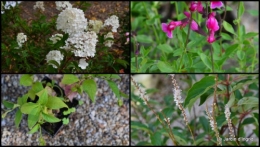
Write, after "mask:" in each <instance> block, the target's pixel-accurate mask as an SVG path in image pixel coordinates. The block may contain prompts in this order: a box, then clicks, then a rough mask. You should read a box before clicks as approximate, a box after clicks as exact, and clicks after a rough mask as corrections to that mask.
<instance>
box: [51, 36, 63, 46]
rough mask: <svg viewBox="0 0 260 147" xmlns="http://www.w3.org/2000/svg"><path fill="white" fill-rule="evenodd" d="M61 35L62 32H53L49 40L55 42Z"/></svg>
mask: <svg viewBox="0 0 260 147" xmlns="http://www.w3.org/2000/svg"><path fill="white" fill-rule="evenodd" d="M62 37H63V35H62V34H55V35H52V36H51V38H50V40H51V41H52V43H53V44H55V43H57V41H59V40H61V38H62Z"/></svg>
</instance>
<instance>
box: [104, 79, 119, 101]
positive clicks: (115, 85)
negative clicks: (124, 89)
mask: <svg viewBox="0 0 260 147" xmlns="http://www.w3.org/2000/svg"><path fill="white" fill-rule="evenodd" d="M107 82H108V85H109V87H110V88H111V89H112V91H113V92H114V93H115V95H116V97H117V98H118V99H120V92H119V89H118V87H117V84H116V83H115V82H113V81H109V80H108V81H107Z"/></svg>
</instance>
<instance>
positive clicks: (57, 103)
mask: <svg viewBox="0 0 260 147" xmlns="http://www.w3.org/2000/svg"><path fill="white" fill-rule="evenodd" d="M46 107H47V108H50V109H60V108H64V107H66V108H68V106H67V105H66V104H65V103H64V102H63V101H62V100H61V99H60V98H59V97H55V96H49V98H48V101H47V103H46Z"/></svg>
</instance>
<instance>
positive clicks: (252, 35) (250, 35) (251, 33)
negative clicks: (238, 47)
mask: <svg viewBox="0 0 260 147" xmlns="http://www.w3.org/2000/svg"><path fill="white" fill-rule="evenodd" d="M257 35H258V33H255V32H249V33H246V35H245V36H244V38H245V39H248V38H252V37H255V36H257Z"/></svg>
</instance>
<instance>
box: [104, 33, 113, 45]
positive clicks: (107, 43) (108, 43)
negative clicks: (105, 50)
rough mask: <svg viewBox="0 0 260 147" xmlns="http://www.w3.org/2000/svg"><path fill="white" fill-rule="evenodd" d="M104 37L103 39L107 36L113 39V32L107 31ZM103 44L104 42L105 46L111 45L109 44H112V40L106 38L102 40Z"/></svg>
mask: <svg viewBox="0 0 260 147" xmlns="http://www.w3.org/2000/svg"><path fill="white" fill-rule="evenodd" d="M104 38H105V40H106V39H107V38H113V39H114V36H113V33H112V32H109V33H107V35H105V37H104ZM104 44H105V46H107V47H111V46H112V45H113V44H114V41H113V40H106V41H105V42H104Z"/></svg>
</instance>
